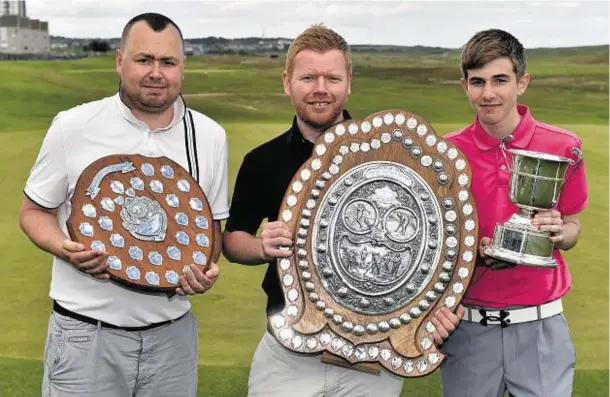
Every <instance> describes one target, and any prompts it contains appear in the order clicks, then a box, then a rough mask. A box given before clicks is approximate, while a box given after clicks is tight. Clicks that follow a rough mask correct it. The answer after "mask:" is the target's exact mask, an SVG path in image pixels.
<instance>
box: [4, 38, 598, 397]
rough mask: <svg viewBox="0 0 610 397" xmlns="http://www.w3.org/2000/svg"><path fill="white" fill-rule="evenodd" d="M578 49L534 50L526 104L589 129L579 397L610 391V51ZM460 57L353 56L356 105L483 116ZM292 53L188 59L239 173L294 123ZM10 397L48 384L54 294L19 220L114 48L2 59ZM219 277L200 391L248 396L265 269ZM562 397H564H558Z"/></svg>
mask: <svg viewBox="0 0 610 397" xmlns="http://www.w3.org/2000/svg"><path fill="white" fill-rule="evenodd" d="M576 53H577V54H578V55H569V56H564V55H563V54H562V53H557V52H550V53H543V54H537V53H535V52H533V53H531V54H530V57H529V60H530V71H531V72H532V74H533V78H532V83H531V85H530V89H529V91H528V92H527V94H526V95H525V96H524V97H523V99H522V102H523V103H526V104H528V105H530V106H531V107H532V110H533V114H534V116H535V117H536V118H537V119H539V120H542V121H545V122H547V123H551V124H557V125H560V126H562V127H564V128H567V129H570V130H572V131H574V132H576V133H577V134H578V135H580V136H581V137H582V139H583V142H584V154H585V163H586V167H587V177H588V182H589V189H590V191H589V198H590V199H589V200H590V201H589V207H588V209H587V210H586V211H585V212H584V213H583V215H582V225H583V227H582V235H581V241H580V243H579V245H578V246H577V247H576V248H575V249H574V250H572V251H570V252H567V254H566V256H567V258H568V262H569V265H570V268H571V271H572V276H573V283H574V286H573V289H572V292H571V293H570V294H569V295H568V297H567V298H566V299H565V307H566V315H567V317H568V320H569V323H570V327H571V332H572V336H573V338H574V341H575V344H576V347H577V350H578V362H577V373H576V387H575V392H574V395H575V396H581V397H602V396H608V235H607V232H608V49H607V47H605V48H604V47H596V48H588V49H582V50H581V51H578V52H576ZM457 60H458V56H457V55H455V54H453V55H450V56H449V57H441V56H430V57H417V58H415V57H413V58H412V57H408V56H406V55H387V54H380V55H368V54H357V55H356V56H355V65H354V73H355V78H354V81H353V84H352V92H353V94H352V95H351V97H350V99H349V102H348V109H349V110H350V112H351V113H352V116H353V117H355V118H361V117H365V116H367V115H369V114H370V113H373V112H376V111H379V110H383V109H389V108H394V109H396V108H398V109H406V110H410V111H413V112H416V113H419V114H420V115H422V116H423V117H424V118H425V119H426V120H428V121H429V122H430V123H431V124H432V125H433V126H434V127H435V129H436V130H437V132H438V133H439V134H444V133H446V132H448V131H451V130H453V129H457V128H459V127H461V126H463V125H465V124H466V123H470V122H471V120H472V117H473V116H472V111H471V109H470V106H469V104H468V103H467V101H466V98H465V96H464V94H463V92H462V91H461V89H460V88H459V85H458V80H459V76H460V72H459V67H458V63H457V62H458V61H457ZM282 62H283V60H282V59H279V60H278V59H276V60H272V59H269V58H265V57H237V56H214V57H199V58H193V59H189V63H188V65H187V75H186V83H185V85H186V87H185V90H184V94H185V95H184V96H185V98H186V101H187V103H188V104H189V106H190V107H192V108H194V109H197V110H199V111H202V112H203V113H205V114H207V115H209V116H211V117H212V118H214V119H216V120H218V121H219V122H220V123H221V124H222V125H223V126H224V127H225V128H226V131H227V134H228V137H229V144H230V146H229V148H230V178H231V184H232V183H233V181H234V177H235V173H236V172H237V169H238V167H239V165H240V164H241V160H242V157H243V155H244V153H246V152H247V151H248V150H250V149H251V148H253V147H254V146H255V145H257V144H259V143H262V142H264V141H266V140H268V139H269V138H271V137H273V136H275V135H277V134H279V133H281V132H283V131H285V130H286V129H287V128H288V126H289V122H290V120H291V117H292V107H291V105H290V101H289V100H288V99H287V98H285V97H284V96H283V95H282V92H283V91H282V87H281V79H280V76H281V71H282V69H283V67H282ZM0 76H2V77H1V80H0V81H1V83H0V94H1V95H0V109H2V110H1V111H0V112H1V115H2V117H0V153H1V156H0V192H1V193H2V194H0V225H2V226H1V227H0V252H2V253H3V263H2V265H0V291H2V293H1V298H2V299H0V319H1V320H0V325H1V326H0V397H35V396H39V395H40V380H41V376H42V361H41V357H42V354H43V346H44V342H45V340H44V339H45V335H46V327H47V322H48V313H49V310H50V304H49V299H48V295H47V294H48V285H49V281H50V263H51V258H50V257H49V256H48V255H46V254H44V253H42V252H41V251H39V250H38V249H36V248H35V247H34V246H33V245H32V244H31V243H30V242H29V241H28V240H27V238H26V237H25V236H24V235H23V234H22V233H21V231H20V230H19V227H18V209H19V206H20V203H21V199H22V189H23V185H24V182H25V179H26V178H27V175H28V172H29V170H30V167H31V165H32V163H33V162H34V160H35V158H36V155H37V153H38V150H39V147H40V143H41V140H42V138H43V136H44V133H45V130H46V128H47V126H48V124H49V122H50V121H51V119H52V117H53V116H54V115H55V114H56V113H57V112H58V111H60V110H62V109H66V108H70V107H72V106H75V105H78V104H80V103H83V102H87V101H90V100H94V99H97V98H99V97H102V96H107V95H112V94H113V93H114V92H115V90H116V87H117V84H118V79H117V76H116V74H115V73H114V61H113V59H112V58H111V57H100V58H95V59H88V60H79V61H55V62H17V63H13V62H3V63H0ZM221 267H222V275H221V278H220V280H219V281H218V283H217V284H216V286H215V288H214V289H213V290H212V291H210V292H209V293H207V294H206V295H205V296H202V297H197V298H195V299H193V300H192V301H193V304H194V311H195V313H196V316H197V318H198V320H199V323H200V340H201V343H200V365H201V366H200V375H199V376H200V382H199V395H200V396H243V395H245V393H246V386H247V376H248V366H249V363H250V359H251V356H252V353H253V351H254V349H255V348H256V345H257V344H258V341H259V339H260V337H261V335H262V333H263V332H264V328H265V321H266V318H265V314H264V303H265V298H264V295H263V293H262V290H261V289H260V282H261V280H262V275H263V273H264V270H265V269H264V268H263V267H242V266H238V265H234V264H229V263H227V262H226V261H224V260H223V261H222V262H221ZM403 395H405V396H410V397H424V396H426V397H427V396H440V383H439V378H438V374H434V375H432V376H430V377H427V378H424V379H417V380H409V381H407V382H405V387H404V393H403ZM549 397H552V396H549Z"/></svg>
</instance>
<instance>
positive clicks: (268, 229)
mask: <svg viewBox="0 0 610 397" xmlns="http://www.w3.org/2000/svg"><path fill="white" fill-rule="evenodd" d="M261 239H262V257H263V258H264V259H265V260H266V261H268V262H269V261H272V260H274V259H275V258H285V257H288V256H290V255H292V232H291V231H290V229H288V226H286V224H285V223H284V222H281V221H276V222H268V223H265V224H264V225H263V232H262V233H261ZM280 247H288V249H280Z"/></svg>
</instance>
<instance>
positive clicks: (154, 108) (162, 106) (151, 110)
mask: <svg viewBox="0 0 610 397" xmlns="http://www.w3.org/2000/svg"><path fill="white" fill-rule="evenodd" d="M120 91H121V97H122V98H123V101H126V102H127V104H128V105H129V107H130V108H132V109H134V110H136V111H138V112H141V113H146V114H161V113H163V112H165V111H166V110H167V109H169V108H170V106H172V105H173V104H174V102H175V101H176V99H177V98H178V96H177V95H176V96H175V97H174V98H168V99H167V100H164V101H162V102H153V101H147V100H146V99H144V98H143V97H142V95H141V94H140V92H130V91H129V90H127V89H126V88H125V87H124V86H123V85H122V84H121V89H120Z"/></svg>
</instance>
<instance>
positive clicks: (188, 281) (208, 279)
mask: <svg viewBox="0 0 610 397" xmlns="http://www.w3.org/2000/svg"><path fill="white" fill-rule="evenodd" d="M219 274H220V269H219V268H218V265H217V264H216V263H214V262H211V263H210V267H209V268H208V270H206V272H205V273H204V272H203V271H202V270H201V266H197V265H190V266H189V267H188V268H186V269H185V270H184V274H183V275H182V276H180V287H178V288H176V294H178V295H180V296H185V295H196V294H203V293H204V292H206V291H207V290H209V289H210V288H212V285H214V283H215V282H216V280H217V279H218V275H219Z"/></svg>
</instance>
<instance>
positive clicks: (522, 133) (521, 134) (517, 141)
mask: <svg viewBox="0 0 610 397" xmlns="http://www.w3.org/2000/svg"><path fill="white" fill-rule="evenodd" d="M517 111H518V112H519V115H520V116H521V121H520V122H519V125H518V126H517V128H515V130H514V131H513V133H512V134H511V135H512V136H513V140H512V141H510V142H507V144H509V145H510V146H513V147H516V148H519V149H525V148H526V147H527V145H528V144H529V143H530V141H531V140H532V136H534V130H535V129H536V121H535V120H534V118H533V117H532V115H531V113H530V109H529V107H527V106H525V105H517ZM472 130H473V134H472V135H473V138H474V142H475V144H476V145H477V147H478V148H479V149H480V150H490V149H493V148H497V147H499V146H500V142H501V141H500V140H499V139H497V138H494V137H493V136H491V135H490V134H489V133H488V132H487V131H485V129H484V128H483V126H481V123H480V122H479V117H478V116H476V117H475V121H474V124H473V126H472Z"/></svg>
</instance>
